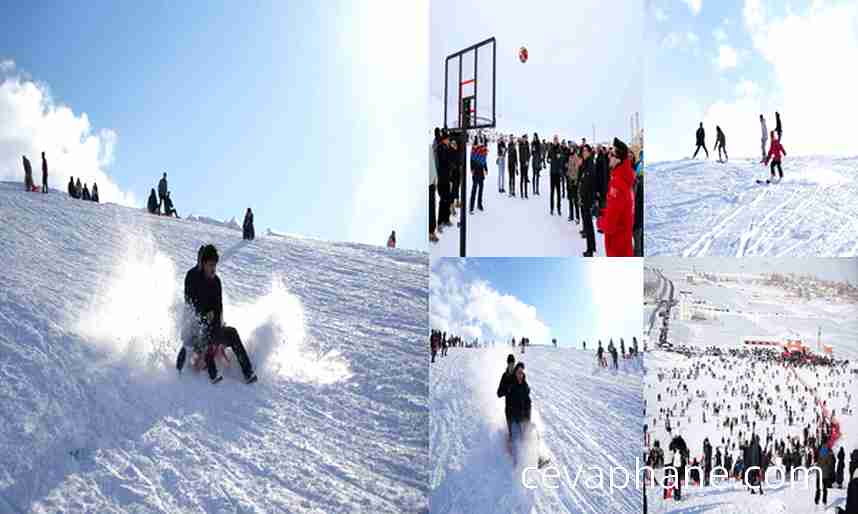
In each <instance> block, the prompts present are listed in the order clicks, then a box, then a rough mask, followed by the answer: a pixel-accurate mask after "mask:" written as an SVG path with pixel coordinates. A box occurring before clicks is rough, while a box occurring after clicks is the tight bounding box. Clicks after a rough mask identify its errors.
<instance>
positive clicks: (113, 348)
mask: <svg viewBox="0 0 858 514" xmlns="http://www.w3.org/2000/svg"><path fill="white" fill-rule="evenodd" d="M0 219H2V223H0V263H2V267H3V269H2V273H0V419H2V420H3V421H2V422H1V423H0V455H2V458H0V512H4V513H6V512H9V513H18V512H36V513H43V512H44V513H46V512H51V513H55V512H99V513H105V512H170V513H174V512H189V513H190V512H241V513H262V512H319V513H321V512H326V513H327V512H421V511H422V512H425V511H426V509H427V496H428V487H427V484H428V471H427V470H428V432H427V428H426V427H427V423H428V402H427V396H428V375H427V373H428V372H427V370H426V364H425V360H423V358H422V355H423V345H422V342H421V341H423V340H424V339H425V333H426V327H427V326H428V289H427V284H428V256H427V255H426V254H425V253H420V252H410V251H399V250H394V251H391V250H388V249H386V248H382V247H374V246H367V245H359V244H349V243H330V242H322V241H314V240H310V239H296V238H290V237H265V238H260V239H257V240H256V241H253V242H246V241H242V240H241V239H240V237H239V234H238V233H237V232H235V231H234V230H231V229H227V228H223V227H217V226H212V225H208V224H204V223H194V222H190V221H188V220H176V219H172V218H162V217H156V216H150V215H147V214H144V213H142V212H141V211H139V210H135V209H128V208H124V207H119V206H116V205H104V204H102V205H98V204H93V203H88V202H81V201H75V200H72V199H70V198H69V197H68V196H67V195H65V194H61V193H57V192H52V194H49V195H41V194H25V193H23V192H20V187H19V185H18V184H8V183H0ZM206 242H212V243H214V244H216V245H217V246H218V248H219V249H220V251H221V261H220V264H219V267H218V273H219V275H220V277H221V280H222V281H223V285H224V303H225V305H224V318H225V321H226V322H227V323H228V324H231V325H233V326H235V327H236V328H237V329H238V331H239V333H240V334H241V336H242V339H243V340H244V342H245V345H246V347H247V348H248V352H249V354H250V357H251V359H252V361H253V362H254V365H255V366H256V368H257V372H258V374H259V376H260V381H259V382H258V383H257V384H254V385H251V386H247V385H244V384H243V383H242V382H241V381H240V371H239V370H238V367H237V366H235V365H233V366H232V367H231V368H229V369H226V370H225V373H224V374H225V375H226V379H225V380H224V381H223V382H221V383H220V384H218V385H216V386H212V385H211V384H209V382H208V380H207V377H206V376H205V373H199V374H195V373H194V372H192V371H190V370H186V372H185V373H184V374H183V375H182V376H177V374H176V371H175V368H174V363H175V357H176V352H177V350H178V347H179V343H178V342H177V341H178V318H179V316H178V312H180V310H179V309H177V308H176V306H175V304H176V303H179V302H180V297H181V291H182V279H183V277H184V273H185V271H186V269H188V268H190V267H191V266H192V265H193V264H194V263H195V260H196V251H197V248H198V247H199V245H200V244H202V243H206Z"/></svg>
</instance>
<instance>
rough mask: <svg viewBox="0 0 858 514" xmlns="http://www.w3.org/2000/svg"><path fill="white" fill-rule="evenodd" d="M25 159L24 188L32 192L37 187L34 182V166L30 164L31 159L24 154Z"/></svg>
mask: <svg viewBox="0 0 858 514" xmlns="http://www.w3.org/2000/svg"><path fill="white" fill-rule="evenodd" d="M21 157H23V159H24V189H25V190H26V191H27V192H28V193H30V192H32V191H33V189H34V188H35V184H34V183H33V167H32V166H31V165H30V159H27V156H26V155H22V156H21Z"/></svg>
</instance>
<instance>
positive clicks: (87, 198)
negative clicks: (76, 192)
mask: <svg viewBox="0 0 858 514" xmlns="http://www.w3.org/2000/svg"><path fill="white" fill-rule="evenodd" d="M80 198H81V200H84V201H87V202H88V201H90V199H91V198H92V197H91V196H89V188H88V187H86V184H84V185H83V192H82V193H81V194H80Z"/></svg>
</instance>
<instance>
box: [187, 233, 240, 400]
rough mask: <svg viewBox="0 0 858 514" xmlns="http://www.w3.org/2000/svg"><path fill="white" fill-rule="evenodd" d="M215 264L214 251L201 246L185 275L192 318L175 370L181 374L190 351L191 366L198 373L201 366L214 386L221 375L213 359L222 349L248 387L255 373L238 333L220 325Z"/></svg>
mask: <svg viewBox="0 0 858 514" xmlns="http://www.w3.org/2000/svg"><path fill="white" fill-rule="evenodd" d="M217 263H218V253H217V248H215V247H214V246H213V245H206V246H203V247H201V248H200V250H199V253H198V254H197V265H196V266H194V267H193V268H191V269H190V270H188V273H187V274H186V275H185V304H186V305H187V306H188V308H189V310H190V311H192V312H193V316H192V320H191V321H190V322H187V323H185V327H184V330H183V331H182V332H183V333H182V349H181V350H180V351H179V355H178V358H177V359H176V369H178V370H179V373H181V372H182V368H184V365H185V357H186V353H187V350H191V351H192V352H193V354H192V356H191V365H192V367H193V368H194V369H197V370H199V369H202V367H203V366H205V367H206V368H207V369H208V373H209V378H210V379H211V381H212V383H213V384H217V383H218V382H220V381H221V380H222V379H223V375H221V374H220V373H219V372H218V369H217V364H216V362H215V357H218V356H222V357H224V358H226V354H225V353H224V348H226V347H228V348H232V351H233V353H234V354H235V357H236V359H238V364H239V365H240V366H241V371H242V373H243V374H244V380H245V382H246V383H248V384H251V383H253V382H256V374H255V373H254V372H253V366H252V365H251V363H250V359H249V358H248V357H247V352H246V351H245V349H244V345H243V344H242V343H241V338H240V337H239V335H238V331H237V330H235V329H234V328H233V327H228V326H225V325H224V324H223V295H222V291H221V283H220V278H219V277H218V276H217V274H216V272H217Z"/></svg>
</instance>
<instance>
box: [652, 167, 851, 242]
mask: <svg viewBox="0 0 858 514" xmlns="http://www.w3.org/2000/svg"><path fill="white" fill-rule="evenodd" d="M783 168H784V178H783V180H782V181H781V182H780V183H778V184H771V185H765V184H764V185H758V184H756V183H755V180H756V179H761V178H762V179H765V178H767V177H768V174H769V168H767V167H764V166H763V165H762V164H760V163H759V161H758V160H755V159H737V160H732V161H729V162H727V163H719V162H717V161H716V160H714V159H712V160H708V161H707V160H689V159H686V160H682V161H676V162H663V163H656V164H650V165H649V166H648V167H647V174H648V175H649V178H648V179H647V180H648V181H649V182H648V183H647V194H646V196H645V198H644V201H645V206H644V209H645V212H646V216H645V219H644V223H645V227H644V234H645V237H646V242H645V243H644V248H646V252H647V255H649V256H652V255H681V256H683V257H701V256H704V255H722V256H734V257H744V256H753V255H771V256H784V257H793V256H795V257H799V256H814V257H845V256H855V255H858V203H856V202H855V201H854V199H855V197H856V195H858V157H852V158H840V159H838V158H831V157H787V159H786V160H785V161H784V165H783Z"/></svg>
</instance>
